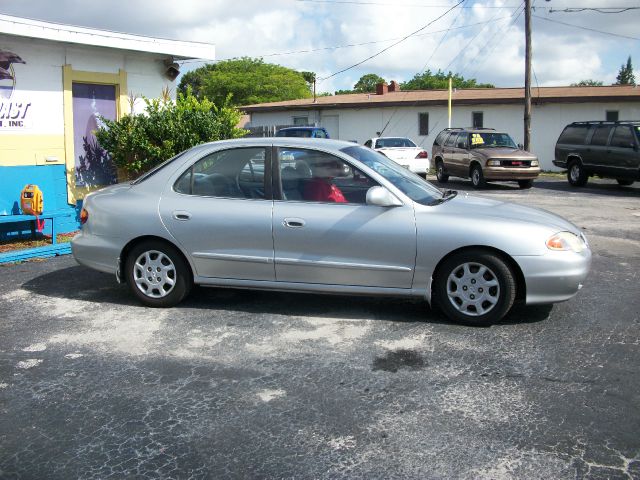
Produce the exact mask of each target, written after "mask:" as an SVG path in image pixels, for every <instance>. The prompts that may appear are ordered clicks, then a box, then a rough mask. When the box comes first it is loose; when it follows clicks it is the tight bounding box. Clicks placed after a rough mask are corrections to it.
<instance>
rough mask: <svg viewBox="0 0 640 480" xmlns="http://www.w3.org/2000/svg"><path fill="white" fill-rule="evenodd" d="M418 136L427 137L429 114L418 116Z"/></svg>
mask: <svg viewBox="0 0 640 480" xmlns="http://www.w3.org/2000/svg"><path fill="white" fill-rule="evenodd" d="M418 134H419V135H429V114H428V113H419V114H418Z"/></svg>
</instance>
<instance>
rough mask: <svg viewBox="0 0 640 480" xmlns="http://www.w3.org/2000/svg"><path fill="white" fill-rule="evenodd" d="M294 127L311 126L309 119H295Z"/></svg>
mask: <svg viewBox="0 0 640 480" xmlns="http://www.w3.org/2000/svg"><path fill="white" fill-rule="evenodd" d="M293 124H294V125H303V126H305V125H309V117H293Z"/></svg>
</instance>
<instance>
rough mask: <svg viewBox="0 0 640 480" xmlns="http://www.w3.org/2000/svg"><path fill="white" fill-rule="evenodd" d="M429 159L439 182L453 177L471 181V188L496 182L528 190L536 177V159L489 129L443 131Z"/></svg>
mask: <svg viewBox="0 0 640 480" xmlns="http://www.w3.org/2000/svg"><path fill="white" fill-rule="evenodd" d="M431 158H433V161H434V162H435V167H436V176H437V179H438V182H440V183H445V182H447V181H448V180H449V176H456V177H462V178H471V183H472V184H473V186H474V187H475V188H483V187H485V186H486V184H487V182H489V181H500V180H502V181H505V180H506V181H509V180H514V181H517V182H518V185H519V186H520V188H531V186H532V185H533V181H534V180H535V179H536V178H538V175H540V163H539V162H538V157H536V156H535V155H533V154H531V153H529V152H526V151H524V150H522V148H521V147H520V146H518V145H516V143H515V142H514V141H513V139H512V138H511V136H510V135H509V134H508V133H504V132H497V131H495V130H494V129H493V128H446V129H444V130H442V131H441V132H440V133H439V134H438V136H437V137H436V139H435V141H434V142H433V149H432V151H431Z"/></svg>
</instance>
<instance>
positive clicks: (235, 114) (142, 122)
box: [96, 91, 246, 176]
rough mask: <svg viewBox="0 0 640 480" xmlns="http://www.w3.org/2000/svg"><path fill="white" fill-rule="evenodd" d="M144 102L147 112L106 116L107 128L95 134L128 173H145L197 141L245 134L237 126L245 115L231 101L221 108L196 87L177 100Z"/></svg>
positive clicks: (236, 136)
mask: <svg viewBox="0 0 640 480" xmlns="http://www.w3.org/2000/svg"><path fill="white" fill-rule="evenodd" d="M143 100H144V102H145V110H144V112H143V113H141V114H131V115H125V116H123V117H122V118H121V119H120V120H115V121H112V120H107V119H104V118H103V119H102V120H103V122H104V126H103V127H101V128H99V129H98V131H97V132H96V137H97V138H98V141H99V142H100V145H101V146H102V148H104V149H105V150H107V151H108V152H109V154H110V155H111V158H112V159H113V162H114V164H115V165H116V166H117V167H118V168H119V169H121V170H122V171H123V172H124V173H125V174H126V175H127V176H137V175H139V174H141V173H143V172H146V171H148V170H150V169H151V168H153V167H155V166H156V165H159V164H160V163H162V162H164V161H165V160H167V159H169V158H171V157H173V156H175V155H177V154H178V153H180V152H182V151H184V150H186V149H188V148H190V147H193V146H194V145H198V144H200V143H204V142H212V141H215V140H225V139H230V138H238V137H242V136H243V135H245V134H246V130H243V129H240V128H237V127H236V125H237V124H238V122H239V121H240V117H241V115H242V114H241V113H240V111H239V110H238V109H236V108H235V107H231V106H229V105H228V103H227V102H225V103H224V104H223V105H221V106H217V105H215V104H214V103H213V102H211V101H210V100H208V99H207V98H203V99H201V100H200V99H198V98H196V97H195V96H193V95H192V93H191V91H187V93H186V94H181V93H178V97H177V100H176V102H175V103H174V102H172V101H171V100H170V99H169V98H167V97H166V96H165V98H163V99H151V100H150V99H147V98H144V99H143Z"/></svg>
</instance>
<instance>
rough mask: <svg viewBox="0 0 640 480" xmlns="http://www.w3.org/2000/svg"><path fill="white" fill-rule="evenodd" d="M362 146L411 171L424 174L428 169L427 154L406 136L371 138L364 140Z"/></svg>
mask: <svg viewBox="0 0 640 480" xmlns="http://www.w3.org/2000/svg"><path fill="white" fill-rule="evenodd" d="M364 146H365V147H369V148H372V149H374V150H375V151H376V152H380V153H381V154H383V155H384V156H386V157H389V158H390V159H391V160H393V161H394V162H396V163H398V164H400V165H402V166H403V167H404V168H407V169H409V170H411V171H412V172H413V173H417V174H420V175H426V174H427V172H428V171H429V166H430V165H429V154H428V153H427V151H426V150H424V149H423V148H420V147H418V146H417V145H416V144H415V143H414V142H413V141H411V140H409V139H408V138H404V137H379V138H371V139H369V140H367V141H366V142H364Z"/></svg>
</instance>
